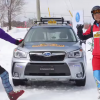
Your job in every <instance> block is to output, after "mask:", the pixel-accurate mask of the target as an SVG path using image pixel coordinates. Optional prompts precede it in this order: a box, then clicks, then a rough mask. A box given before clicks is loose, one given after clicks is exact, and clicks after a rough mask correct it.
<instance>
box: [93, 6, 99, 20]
mask: <svg viewBox="0 0 100 100" xmlns="http://www.w3.org/2000/svg"><path fill="white" fill-rule="evenodd" d="M98 9H100V6H94V7H93V8H92V10H91V14H92V17H93V19H94V16H93V11H94V10H98Z"/></svg>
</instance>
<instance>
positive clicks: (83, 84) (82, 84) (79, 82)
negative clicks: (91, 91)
mask: <svg viewBox="0 0 100 100" xmlns="http://www.w3.org/2000/svg"><path fill="white" fill-rule="evenodd" d="M75 83H76V86H85V84H86V77H85V78H84V79H81V80H75Z"/></svg>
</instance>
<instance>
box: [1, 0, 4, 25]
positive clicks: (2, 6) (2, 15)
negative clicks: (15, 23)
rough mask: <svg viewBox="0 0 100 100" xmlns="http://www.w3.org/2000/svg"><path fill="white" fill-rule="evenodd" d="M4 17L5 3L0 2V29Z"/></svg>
mask: <svg viewBox="0 0 100 100" xmlns="http://www.w3.org/2000/svg"><path fill="white" fill-rule="evenodd" d="M4 16H5V2H4V0H0V23H1V27H2V26H3V25H2V24H3V21H4Z"/></svg>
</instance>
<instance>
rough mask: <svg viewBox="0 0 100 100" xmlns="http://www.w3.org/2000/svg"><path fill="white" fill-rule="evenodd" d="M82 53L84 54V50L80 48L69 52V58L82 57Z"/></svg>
mask: <svg viewBox="0 0 100 100" xmlns="http://www.w3.org/2000/svg"><path fill="white" fill-rule="evenodd" d="M82 55H83V50H82V49H79V50H76V51H72V52H69V53H68V58H79V57H82Z"/></svg>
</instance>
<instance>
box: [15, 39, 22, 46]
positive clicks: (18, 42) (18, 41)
mask: <svg viewBox="0 0 100 100" xmlns="http://www.w3.org/2000/svg"><path fill="white" fill-rule="evenodd" d="M22 41H23V39H21V40H16V43H15V44H16V45H19V44H20V43H22Z"/></svg>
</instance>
